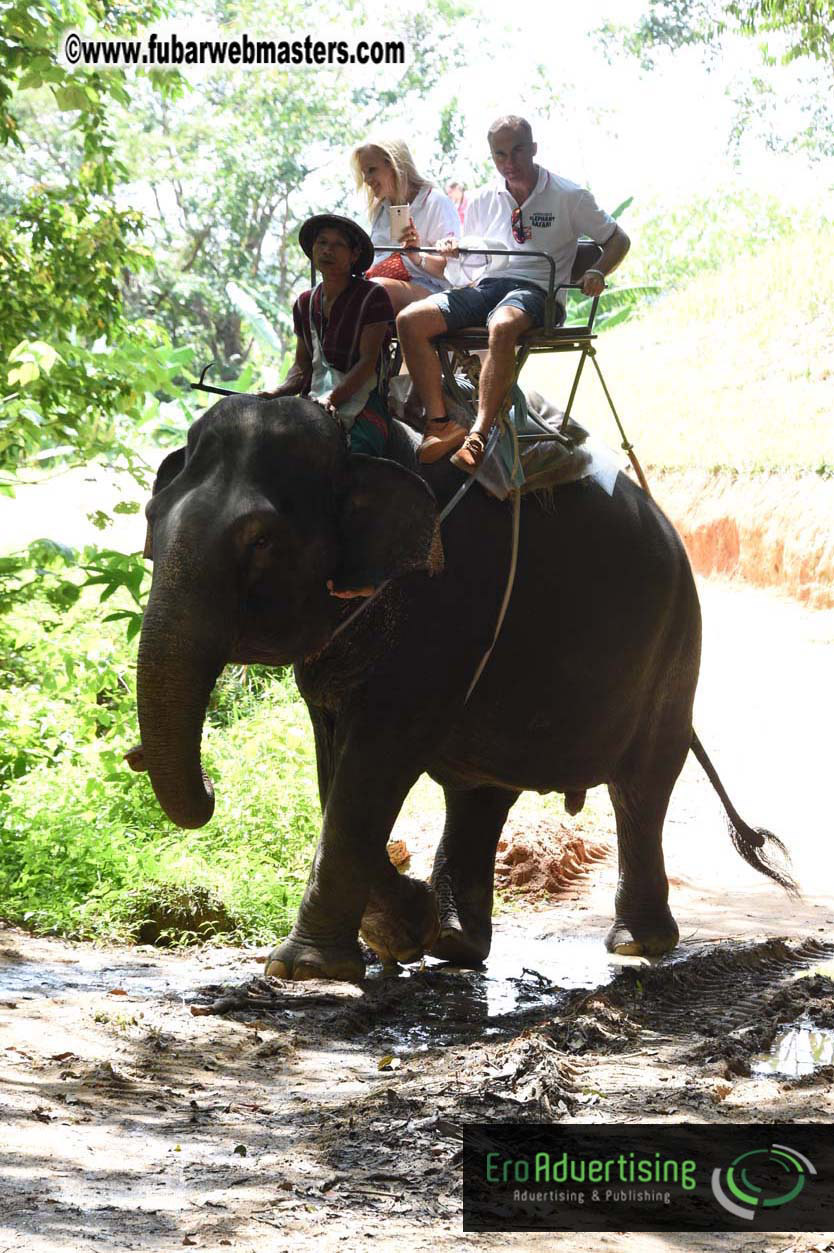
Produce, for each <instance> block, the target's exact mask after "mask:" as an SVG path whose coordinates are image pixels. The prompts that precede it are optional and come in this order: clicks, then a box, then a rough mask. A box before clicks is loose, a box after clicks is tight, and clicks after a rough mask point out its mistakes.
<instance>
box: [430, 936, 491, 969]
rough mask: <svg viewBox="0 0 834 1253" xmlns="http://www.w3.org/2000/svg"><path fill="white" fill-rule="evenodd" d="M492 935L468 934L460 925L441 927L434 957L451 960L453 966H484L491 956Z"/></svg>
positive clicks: (433, 950) (433, 952)
mask: <svg viewBox="0 0 834 1253" xmlns="http://www.w3.org/2000/svg"><path fill="white" fill-rule="evenodd" d="M491 943H492V937H491V936H476V935H467V933H466V932H465V931H464V929H463V928H462V927H460V926H458V927H450V926H445V927H441V929H440V935H439V936H438V939H437V943H436V944H434V945H433V946H432V949H431V955H432V957H438V958H439V959H440V960H441V961H444V962H451V963H452V965H453V966H465V967H466V968H467V969H469V968H473V967H475V966H482V965H483V964H484V962H485V961H486V959H487V957H488V956H489V950H490V945H491Z"/></svg>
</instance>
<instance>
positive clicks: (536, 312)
mask: <svg viewBox="0 0 834 1253" xmlns="http://www.w3.org/2000/svg"><path fill="white" fill-rule="evenodd" d="M429 299H430V300H431V301H432V303H433V304H435V305H436V306H437V308H438V309H439V310H440V312H441V313H442V314H443V317H444V318H445V319H446V326H447V327H448V329H449V330H450V331H458V330H460V328H461V327H463V326H488V325H489V320H490V317H491V316H492V314H493V313H494V312H495V310H496V309H505V308H508V307H511V308H513V309H521V310H522V312H524V313H526V314H527V315H528V316H529V317H530V318H531V319H532V322H533V326H541V325H542V323H543V322H544V302H545V292H544V291H543V290H542V288H541V287H539V286H538V285H537V284H536V283H529V282H527V280H526V279H518V278H482V279H481V280H480V281H479V282H478V283H476V284H475V286H474V287H452V288H450V289H449V291H444V292H440V294H439V295H437V296H431V297H429ZM564 318H565V311H564V309H563V308H562V306H561V305H560V304H559V303H558V301H557V304H556V325H557V326H558V325H559V324H560V323H561V322H563V321H564Z"/></svg>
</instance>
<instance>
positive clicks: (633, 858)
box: [605, 751, 686, 957]
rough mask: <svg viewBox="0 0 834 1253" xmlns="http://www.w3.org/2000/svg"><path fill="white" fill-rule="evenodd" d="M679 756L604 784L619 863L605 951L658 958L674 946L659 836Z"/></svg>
mask: <svg viewBox="0 0 834 1253" xmlns="http://www.w3.org/2000/svg"><path fill="white" fill-rule="evenodd" d="M685 756H686V753H685V751H684V753H683V757H685ZM683 757H682V758H681V759H680V761H679V762H677V763H676V764H672V765H670V764H669V763H668V762H664V763H661V764H660V766H659V767H657V768H656V769H655V770H651V771H650V770H647V771H645V772H643V773H642V774H641V775H638V776H634V777H630V778H628V779H627V780H625V781H620V782H611V783H609V785H608V792H609V795H610V797H611V802H612V804H613V806H614V815H615V818H616V821H617V854H618V860H619V874H618V881H617V891H616V895H615V898H614V904H615V916H614V923H613V924H612V926H611V929H610V930H609V932H608V935H607V936H606V940H605V946H606V948H607V949H608V951H609V952H611V953H620V954H622V955H624V956H635V957H659V956H660V955H661V954H663V953H668V952H669V951H670V950H671V949H673V948H674V947H675V945H676V944H677V942H678V937H679V932H678V925H677V923H676V922H675V919H674V918H673V916H672V913H671V911H670V909H669V881H668V879H667V878H666V867H665V864H664V860H663V846H662V837H663V821H664V818H665V817H666V809H667V807H668V804H669V798H670V796H671V794H672V788H673V786H674V784H675V780H676V779H677V776H678V773H679V771H680V767H681V765H682V762H683Z"/></svg>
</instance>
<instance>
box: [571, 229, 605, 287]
mask: <svg viewBox="0 0 834 1253" xmlns="http://www.w3.org/2000/svg"><path fill="white" fill-rule="evenodd" d="M601 256H602V249H601V248H600V246H599V244H595V243H594V241H593V240H592V239H581V240H580V241H579V243H578V244H577V247H576V256H575V257H574V259H573V266H572V268H571V272H570V281H571V282H572V283H578V282H579V280H580V279H581V277H582V275H583V274H584V273H585V271H586V270H587V269H591V268H593V266H595V265H596V263H597V261H599V259H600V257H601Z"/></svg>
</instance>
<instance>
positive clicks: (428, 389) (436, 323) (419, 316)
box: [397, 300, 446, 420]
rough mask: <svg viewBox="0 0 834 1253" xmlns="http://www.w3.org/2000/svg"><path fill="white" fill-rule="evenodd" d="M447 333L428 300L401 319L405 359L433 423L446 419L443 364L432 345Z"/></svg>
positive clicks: (437, 313) (420, 303)
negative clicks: (433, 419) (435, 337)
mask: <svg viewBox="0 0 834 1253" xmlns="http://www.w3.org/2000/svg"><path fill="white" fill-rule="evenodd" d="M445 330H446V319H445V318H444V316H443V314H442V313H441V312H440V310H439V309H438V308H437V306H436V305H435V304H432V303H431V302H430V301H428V300H425V301H424V300H421V301H418V302H417V303H416V304H412V305H409V306H408V308H407V309H405V310H404V311H403V312H402V313H401V314H400V316H399V317H398V318H397V336H398V338H399V341H400V344H401V346H402V350H403V358H404V360H405V364H406V366H407V367H408V373H409V374H410V375H411V378H412V380H413V382H414V386H415V387H416V388H417V394H418V396H419V397H420V400H421V401H422V403H423V408H424V409H425V411H426V417H427V418H428V419H429V420H431V419H432V418H445V417H446V401H445V399H444V397H443V376H442V374H441V371H440V361H439V359H438V356H437V352H436V351H435V349H434V348H433V347H432V343H431V341H432V339H433V338H434V336H435V335H442V334H443V333H444V331H445Z"/></svg>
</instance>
